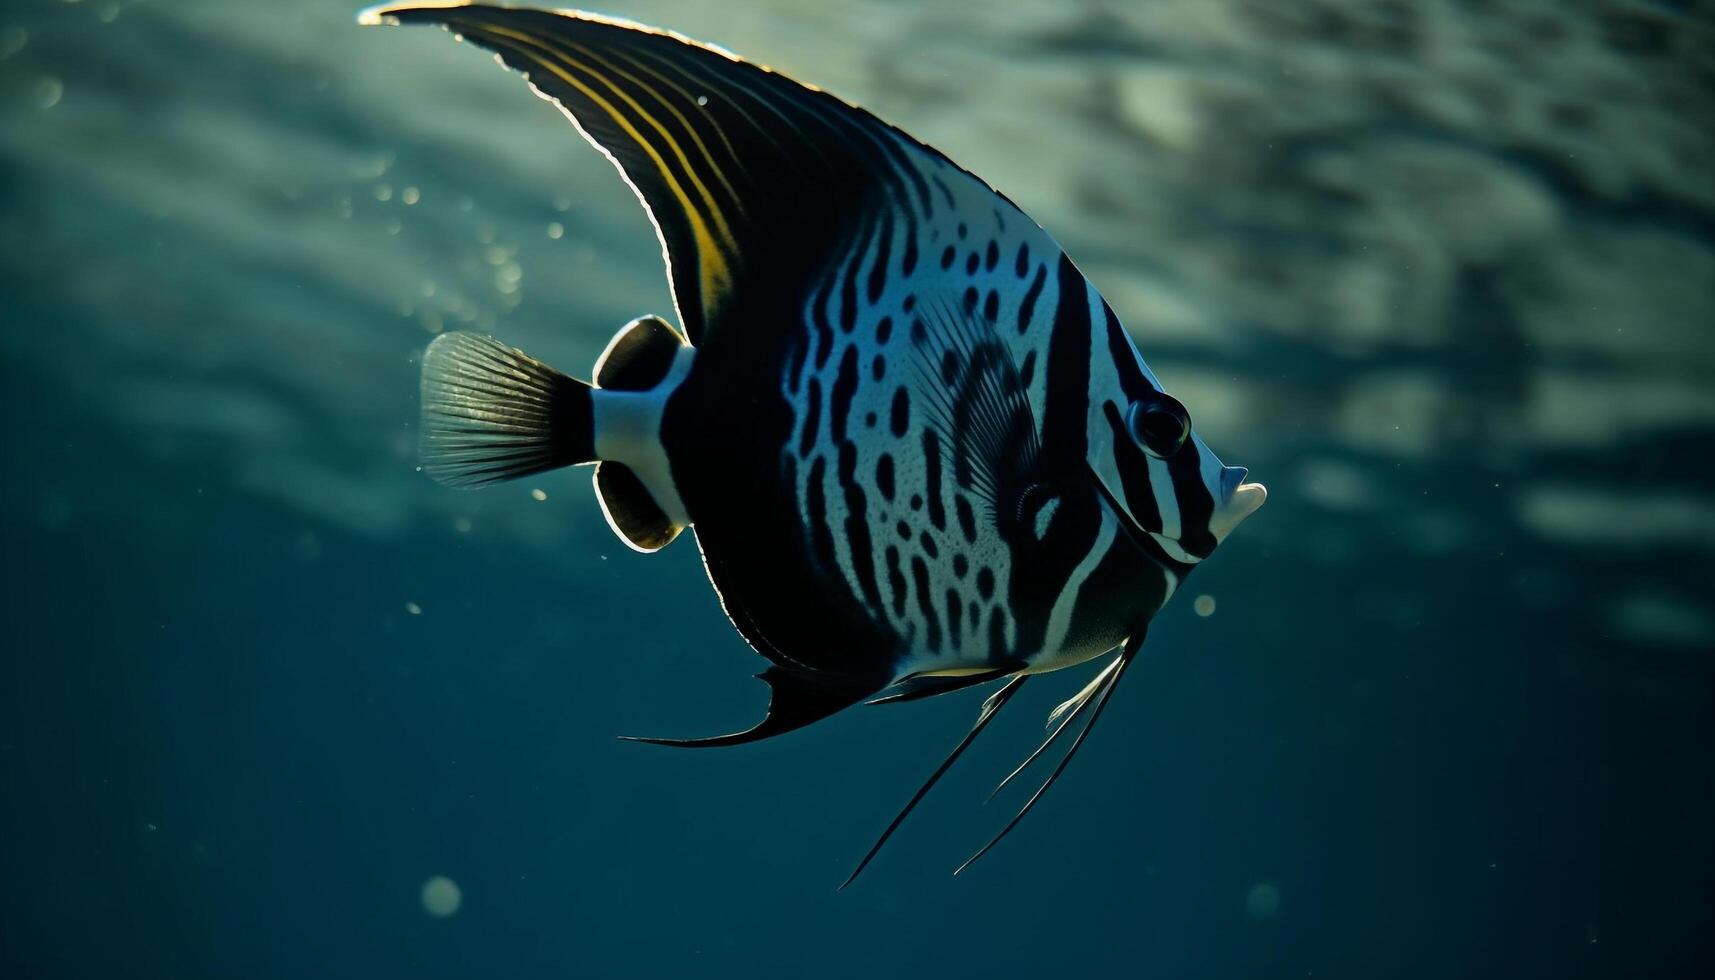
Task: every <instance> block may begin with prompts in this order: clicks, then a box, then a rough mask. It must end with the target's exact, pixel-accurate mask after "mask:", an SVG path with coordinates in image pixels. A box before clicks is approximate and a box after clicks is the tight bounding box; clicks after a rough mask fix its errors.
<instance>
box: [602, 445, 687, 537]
mask: <svg viewBox="0 0 1715 980" xmlns="http://www.w3.org/2000/svg"><path fill="white" fill-rule="evenodd" d="M595 492H596V499H597V500H599V501H600V502H601V512H602V513H603V514H604V515H606V516H607V523H608V526H609V527H611V528H613V533H615V534H617V535H619V536H620V537H621V538H624V539H625V542H626V543H627V544H629V545H631V547H632V549H633V550H635V551H642V552H650V551H660V550H661V549H662V548H665V547H667V545H669V544H671V543H672V542H673V539H674V538H676V537H678V536H679V532H680V531H682V530H684V528H682V527H680V526H679V525H677V524H674V523H673V519H672V518H670V517H668V516H667V512H666V511H664V510H662V509H661V505H660V504H658V503H656V502H655V497H654V495H653V494H651V493H650V492H649V488H648V487H646V486H644V485H643V481H642V480H640V479H638V478H637V474H636V473H633V472H632V471H631V467H629V466H626V465H625V464H624V463H616V462H614V461H613V460H611V459H609V460H603V461H602V462H600V463H598V464H596V468H595Z"/></svg>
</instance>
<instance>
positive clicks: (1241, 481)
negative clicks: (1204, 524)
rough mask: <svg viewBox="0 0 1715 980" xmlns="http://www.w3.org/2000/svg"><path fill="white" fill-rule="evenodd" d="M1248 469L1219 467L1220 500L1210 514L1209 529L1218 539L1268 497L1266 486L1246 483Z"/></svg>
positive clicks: (1229, 531)
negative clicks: (1213, 511)
mask: <svg viewBox="0 0 1715 980" xmlns="http://www.w3.org/2000/svg"><path fill="white" fill-rule="evenodd" d="M1247 476H1250V471H1249V470H1247V469H1245V468H1244V467H1243V466H1223V467H1221V502H1220V504H1219V505H1218V506H1216V508H1215V513H1214V514H1212V515H1210V520H1209V530H1211V531H1213V532H1214V534H1215V540H1217V541H1220V540H1222V539H1224V538H1225V537H1226V536H1227V535H1228V534H1231V533H1232V530H1233V528H1235V527H1238V526H1239V525H1240V524H1241V523H1243V522H1244V519H1245V518H1247V517H1249V516H1251V515H1252V514H1254V513H1256V512H1257V509H1258V508H1260V507H1261V506H1262V505H1263V502H1264V501H1266V500H1267V499H1268V488H1267V487H1265V486H1263V485H1262V484H1260V483H1247V482H1245V477H1247Z"/></svg>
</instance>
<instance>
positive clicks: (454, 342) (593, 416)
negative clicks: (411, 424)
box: [420, 316, 689, 551]
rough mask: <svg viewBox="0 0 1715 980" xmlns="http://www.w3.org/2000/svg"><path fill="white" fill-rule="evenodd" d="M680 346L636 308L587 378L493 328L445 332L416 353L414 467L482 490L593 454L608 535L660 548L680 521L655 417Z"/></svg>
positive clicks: (678, 367)
mask: <svg viewBox="0 0 1715 980" xmlns="http://www.w3.org/2000/svg"><path fill="white" fill-rule="evenodd" d="M688 351H689V348H687V347H685V346H684V344H683V342H682V341H681V340H680V339H679V335H678V334H677V333H676V332H675V331H674V330H673V328H672V327H670V326H668V325H667V323H666V322H665V321H664V320H662V319H660V318H659V317H652V316H651V317H640V318H638V319H636V320H633V321H632V322H630V323H628V324H626V325H625V327H623V328H622V329H621V330H620V331H619V333H618V334H617V335H616V336H615V337H614V339H613V341H612V342H611V343H609V344H608V346H607V350H606V351H605V352H604V353H603V354H602V356H601V359H600V360H599V361H597V362H596V368H595V374H596V379H597V381H598V383H599V385H600V387H592V386H591V385H588V384H585V383H584V382H582V381H579V380H577V379H575V378H571V377H568V376H566V375H564V374H561V373H560V372H559V371H556V370H554V369H553V368H551V367H549V366H548V365H546V364H543V363H542V362H541V361H538V360H536V359H535V358H533V357H531V356H530V355H528V354H526V353H524V352H523V351H521V350H517V349H515V348H512V347H508V346H506V345H505V344H503V343H501V342H500V341H498V340H495V339H494V338H492V337H486V336H483V335H481V334H475V333H466V332H455V333H448V334H442V335H441V336H439V337H437V338H435V340H434V342H433V343H431V344H430V345H429V348H428V350H426V351H424V353H423V389H422V391H423V422H422V429H421V445H420V457H421V460H422V467H423V471H424V472H425V473H427V474H429V476H431V477H433V478H434V479H435V480H437V481H439V482H440V483H443V484H446V485H448V486H455V487H480V486H486V485H488V484H491V483H500V482H502V481H505V480H513V479H517V478H519V477H523V476H529V475H531V474H533V473H541V472H543V471H546V470H553V469H558V468H560V467H562V466H576V465H578V464H580V463H595V462H599V463H600V465H599V466H597V467H596V473H595V487H596V496H597V498H598V499H599V500H600V502H601V509H602V513H603V514H604V515H606V517H607V521H608V525H609V526H610V527H612V528H613V531H614V533H615V534H617V535H619V537H620V538H621V539H622V540H623V541H625V543H626V544H628V545H630V546H631V547H632V548H634V549H636V550H638V551H655V550H657V549H659V548H662V547H665V546H666V545H667V544H668V542H670V541H672V540H673V538H674V537H676V536H677V535H678V533H679V532H680V531H681V530H683V529H684V527H685V524H686V521H687V518H686V516H685V515H684V513H683V504H682V503H681V502H680V501H679V499H678V496H677V493H676V491H675V490H674V488H673V485H672V474H671V472H670V467H669V466H668V464H667V459H666V453H665V451H664V450H663V449H662V447H661V443H660V438H659V436H660V426H661V414H662V411H663V409H664V406H665V405H666V400H667V397H668V395H670V394H671V393H672V389H673V385H674V383H675V380H676V377H677V376H678V374H677V373H676V371H677V372H682V370H683V369H684V368H685V366H686V365H687V364H688V360H686V359H683V358H681V356H680V355H681V354H683V353H688Z"/></svg>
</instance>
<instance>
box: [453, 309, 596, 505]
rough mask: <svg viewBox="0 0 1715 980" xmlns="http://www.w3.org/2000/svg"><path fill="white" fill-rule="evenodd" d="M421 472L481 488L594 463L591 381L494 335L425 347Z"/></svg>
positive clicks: (459, 336) (462, 336) (456, 336)
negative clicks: (544, 360)
mask: <svg viewBox="0 0 1715 980" xmlns="http://www.w3.org/2000/svg"><path fill="white" fill-rule="evenodd" d="M422 395H423V422H422V428H421V430H420V440H421V442H420V459H421V461H422V465H423V472H425V473H427V474H429V476H431V477H433V478H434V479H435V480H436V481H438V482H440V483H443V484H446V485H447V486H454V487H480V486H486V485H488V484H490V483H500V482H502V481H505V480H513V479H517V478H518V477H522V476H529V475H530V474H532V473H541V472H543V471H545V470H553V469H558V468H560V467H562V466H573V465H576V464H578V463H589V462H593V461H594V460H595V458H596V456H595V418H594V407H593V400H592V398H591V395H590V386H589V385H586V384H584V383H583V382H582V381H578V380H576V379H575V378H570V377H567V376H566V375H564V374H561V373H560V372H558V371H556V370H554V369H553V368H551V367H549V366H548V365H546V364H543V363H542V362H541V361H538V360H536V359H535V358H533V357H531V356H530V355H528V354H526V353H524V352H523V351H521V350H517V349H515V348H512V347H508V346H506V345H505V344H502V343H501V342H500V341H498V340H495V339H494V338H492V337H485V336H483V335H481V334H475V333H467V332H464V331H458V332H454V333H445V334H442V335H440V336H439V337H436V338H435V340H434V342H433V343H431V344H430V345H429V348H428V350H426V351H424V352H423V382H422Z"/></svg>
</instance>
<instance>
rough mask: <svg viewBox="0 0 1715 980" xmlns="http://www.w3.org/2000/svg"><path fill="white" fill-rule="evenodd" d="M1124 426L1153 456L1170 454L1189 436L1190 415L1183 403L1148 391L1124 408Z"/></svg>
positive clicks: (1164, 393) (1162, 394) (1144, 449)
mask: <svg viewBox="0 0 1715 980" xmlns="http://www.w3.org/2000/svg"><path fill="white" fill-rule="evenodd" d="M1125 426H1126V429H1127V431H1129V432H1130V433H1131V438H1132V441H1133V442H1136V443H1137V444H1138V445H1139V446H1140V447H1142V449H1143V451H1144V452H1146V453H1148V454H1149V455H1151V456H1154V457H1155V458H1156V459H1166V458H1167V457H1169V456H1172V455H1173V454H1174V453H1176V452H1178V451H1179V449H1180V447H1181V446H1184V445H1185V440H1186V439H1189V438H1190V437H1191V416H1190V414H1189V413H1188V412H1186V411H1185V406H1184V405H1181V404H1179V399H1177V398H1174V397H1173V396H1172V395H1169V394H1167V393H1166V392H1161V391H1155V392H1150V394H1149V396H1148V397H1147V398H1144V399H1141V400H1139V401H1135V402H1132V403H1131V408H1130V409H1127V411H1126V416H1125Z"/></svg>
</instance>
